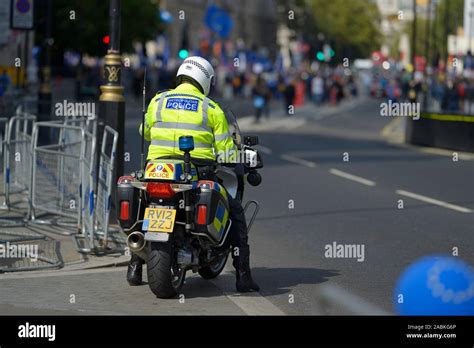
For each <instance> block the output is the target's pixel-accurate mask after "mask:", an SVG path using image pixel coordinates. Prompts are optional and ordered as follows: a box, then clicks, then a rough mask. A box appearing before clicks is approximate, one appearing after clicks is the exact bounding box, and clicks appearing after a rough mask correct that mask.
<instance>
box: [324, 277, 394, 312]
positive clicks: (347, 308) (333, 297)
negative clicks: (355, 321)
mask: <svg viewBox="0 0 474 348" xmlns="http://www.w3.org/2000/svg"><path fill="white" fill-rule="evenodd" d="M318 295H319V296H318V299H319V300H320V301H321V302H322V303H323V308H324V307H336V308H340V309H343V310H344V312H350V313H352V314H354V315H390V313H388V312H386V311H385V310H383V309H382V308H379V307H377V306H375V305H373V304H372V303H370V302H367V301H366V300H365V299H363V298H361V297H359V296H357V295H354V294H352V293H350V292H348V291H347V290H344V289H343V288H341V287H339V286H337V285H332V284H323V285H321V286H320V287H319V289H318Z"/></svg>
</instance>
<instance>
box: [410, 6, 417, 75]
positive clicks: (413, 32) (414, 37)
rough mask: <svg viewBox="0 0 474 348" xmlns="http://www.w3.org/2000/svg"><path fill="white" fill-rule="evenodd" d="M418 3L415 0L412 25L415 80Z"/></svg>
mask: <svg viewBox="0 0 474 348" xmlns="http://www.w3.org/2000/svg"><path fill="white" fill-rule="evenodd" d="M416 11H417V4H416V0H413V27H412V37H411V49H412V51H411V64H412V65H413V77H412V78H413V80H414V79H415V70H416V64H415V63H416V62H415V57H416V27H417V25H416V20H417V15H416Z"/></svg>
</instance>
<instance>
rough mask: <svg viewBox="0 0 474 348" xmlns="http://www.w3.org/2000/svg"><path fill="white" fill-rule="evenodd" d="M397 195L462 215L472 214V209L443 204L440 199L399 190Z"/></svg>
mask: <svg viewBox="0 0 474 348" xmlns="http://www.w3.org/2000/svg"><path fill="white" fill-rule="evenodd" d="M396 193H397V194H399V195H401V196H405V197H409V198H413V199H417V200H419V201H422V202H425V203H430V204H434V205H437V206H440V207H443V208H447V209H452V210H455V211H458V212H461V213H472V210H471V209H468V208H464V207H460V206H459V205H455V204H451V203H447V202H443V201H440V200H438V199H434V198H430V197H426V196H422V195H419V194H416V193H412V192H408V191H404V190H397V191H396Z"/></svg>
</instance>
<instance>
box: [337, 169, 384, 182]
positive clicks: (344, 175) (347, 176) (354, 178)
mask: <svg viewBox="0 0 474 348" xmlns="http://www.w3.org/2000/svg"><path fill="white" fill-rule="evenodd" d="M329 172H330V173H331V174H334V175H337V176H340V177H341V178H344V179H348V180H352V181H355V182H358V183H359V184H363V185H367V186H375V185H376V184H375V182H373V181H371V180H368V179H364V178H361V177H360V176H355V175H352V174H349V173H346V172H343V171H341V170H338V169H334V168H331V169H330V170H329Z"/></svg>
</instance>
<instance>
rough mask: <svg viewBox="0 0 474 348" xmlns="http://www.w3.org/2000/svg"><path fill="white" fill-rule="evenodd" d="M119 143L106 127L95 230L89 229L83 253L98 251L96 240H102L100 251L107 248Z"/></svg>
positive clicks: (100, 161) (112, 130) (115, 132)
mask: <svg viewBox="0 0 474 348" xmlns="http://www.w3.org/2000/svg"><path fill="white" fill-rule="evenodd" d="M117 142H118V132H117V131H115V130H114V129H113V128H111V127H109V126H105V128H104V134H103V136H102V146H101V150H100V154H99V172H98V176H97V199H96V201H97V204H96V206H95V219H94V228H93V229H87V232H88V234H87V236H86V239H87V240H88V244H89V245H88V247H86V248H83V249H82V250H81V251H83V252H90V251H92V250H97V248H96V247H95V240H96V239H101V245H99V249H102V250H105V249H106V248H107V243H108V241H109V229H110V227H109V219H110V208H111V202H112V185H113V178H114V168H115V157H116V151H117Z"/></svg>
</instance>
